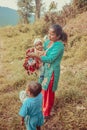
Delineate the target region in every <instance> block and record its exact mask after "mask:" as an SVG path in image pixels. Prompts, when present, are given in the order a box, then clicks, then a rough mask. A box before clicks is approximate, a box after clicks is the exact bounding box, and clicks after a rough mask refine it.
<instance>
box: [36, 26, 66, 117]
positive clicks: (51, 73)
mask: <svg viewBox="0 0 87 130" xmlns="http://www.w3.org/2000/svg"><path fill="white" fill-rule="evenodd" d="M48 37H49V40H47V41H45V43H44V50H45V55H43V56H40V57H39V56H36V57H37V58H39V59H40V60H41V61H42V62H43V64H44V70H45V71H44V79H43V81H42V94H43V115H44V118H45V119H48V118H49V117H50V113H51V110H52V107H53V105H54V99H55V91H56V90H57V87H58V81H59V76H60V63H61V59H62V56H63V53H64V43H65V42H66V41H67V35H66V33H64V31H63V30H62V27H61V26H60V25H57V24H55V25H52V26H51V27H50V28H49V31H48Z"/></svg>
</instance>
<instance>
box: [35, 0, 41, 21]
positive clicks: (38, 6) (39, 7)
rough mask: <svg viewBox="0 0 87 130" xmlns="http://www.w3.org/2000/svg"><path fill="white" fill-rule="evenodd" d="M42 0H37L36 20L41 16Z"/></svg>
mask: <svg viewBox="0 0 87 130" xmlns="http://www.w3.org/2000/svg"><path fill="white" fill-rule="evenodd" d="M41 5H42V4H41V0H35V6H36V10H35V18H36V20H37V19H39V18H40V12H41V11H40V9H41Z"/></svg>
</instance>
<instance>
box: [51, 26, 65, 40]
mask: <svg viewBox="0 0 87 130" xmlns="http://www.w3.org/2000/svg"><path fill="white" fill-rule="evenodd" d="M50 28H52V29H53V30H54V33H56V35H57V36H60V37H59V40H62V41H63V42H67V34H66V33H65V32H64V31H63V29H62V27H61V26H60V25H58V24H53V25H51V26H50Z"/></svg>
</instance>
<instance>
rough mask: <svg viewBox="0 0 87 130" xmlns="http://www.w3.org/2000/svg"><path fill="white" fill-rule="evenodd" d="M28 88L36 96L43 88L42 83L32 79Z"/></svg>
mask: <svg viewBox="0 0 87 130" xmlns="http://www.w3.org/2000/svg"><path fill="white" fill-rule="evenodd" d="M28 90H29V91H30V93H32V95H33V96H34V97H36V96H37V95H38V94H39V93H40V92H41V90H42V86H41V84H40V83H38V82H35V81H31V82H29V83H28Z"/></svg>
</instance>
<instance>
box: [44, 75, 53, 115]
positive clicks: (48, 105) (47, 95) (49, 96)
mask: <svg viewBox="0 0 87 130" xmlns="http://www.w3.org/2000/svg"><path fill="white" fill-rule="evenodd" d="M53 82H54V73H53V74H52V76H51V80H50V83H49V85H48V89H47V90H42V95H43V115H44V116H50V112H51V110H52V107H53V105H54V98H55V92H53V91H52V87H53Z"/></svg>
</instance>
